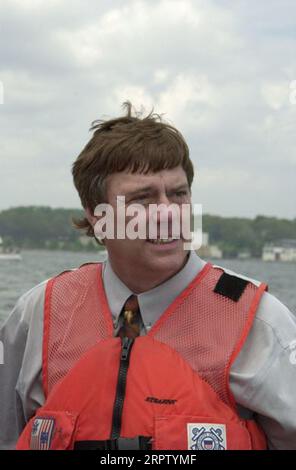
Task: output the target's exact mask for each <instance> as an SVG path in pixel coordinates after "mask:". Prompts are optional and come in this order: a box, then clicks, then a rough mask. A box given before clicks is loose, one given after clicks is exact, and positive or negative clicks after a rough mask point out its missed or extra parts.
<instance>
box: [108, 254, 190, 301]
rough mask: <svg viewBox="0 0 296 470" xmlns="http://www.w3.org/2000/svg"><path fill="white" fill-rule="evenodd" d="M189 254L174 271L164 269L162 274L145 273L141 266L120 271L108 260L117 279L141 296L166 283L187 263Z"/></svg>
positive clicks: (115, 264)
mask: <svg viewBox="0 0 296 470" xmlns="http://www.w3.org/2000/svg"><path fill="white" fill-rule="evenodd" d="M188 257H189V253H187V254H186V256H185V257H184V260H183V261H182V263H180V265H179V266H177V267H175V268H174V269H171V270H168V269H166V270H165V271H163V272H161V271H160V272H158V273H155V270H153V271H147V269H143V267H141V266H133V267H132V269H124V270H121V269H120V268H119V266H118V265H117V263H116V262H115V261H114V260H112V259H111V258H109V259H110V263H111V266H112V269H113V271H114V272H115V274H116V275H117V276H118V277H119V279H120V280H121V281H122V282H123V283H124V284H125V285H126V286H127V287H128V288H129V289H130V290H131V291H132V292H134V293H135V294H141V293H143V292H147V291H148V290H151V289H153V288H154V287H157V286H159V285H160V284H162V283H164V282H165V281H168V280H169V279H170V278H171V277H173V276H175V275H176V274H177V273H178V272H179V271H181V269H183V267H184V266H185V264H186V263H187V261H188Z"/></svg>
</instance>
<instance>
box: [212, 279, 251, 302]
mask: <svg viewBox="0 0 296 470" xmlns="http://www.w3.org/2000/svg"><path fill="white" fill-rule="evenodd" d="M248 284H249V281H246V280H245V279H242V278H240V277H237V276H232V275H230V274H227V273H223V274H222V275H221V276H220V279H219V281H218V282H217V284H216V286H215V288H214V292H215V293H216V294H220V295H223V296H224V297H228V298H229V299H231V300H234V302H237V301H238V300H239V298H240V297H241V295H242V294H243V292H244V290H245V288H246V287H247V285H248Z"/></svg>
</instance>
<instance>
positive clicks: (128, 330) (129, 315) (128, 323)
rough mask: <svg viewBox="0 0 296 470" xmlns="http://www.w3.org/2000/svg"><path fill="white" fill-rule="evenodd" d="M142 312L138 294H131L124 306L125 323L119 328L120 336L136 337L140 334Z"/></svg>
mask: <svg viewBox="0 0 296 470" xmlns="http://www.w3.org/2000/svg"><path fill="white" fill-rule="evenodd" d="M140 322H141V314H140V308H139V304H138V298H137V296H136V295H131V296H130V297H129V298H128V299H127V301H126V302H125V304H124V306H123V325H122V327H121V328H120V330H119V333H118V336H120V338H123V337H127V338H136V337H137V336H139V334H140Z"/></svg>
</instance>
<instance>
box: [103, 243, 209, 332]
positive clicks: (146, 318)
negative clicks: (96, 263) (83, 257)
mask: <svg viewBox="0 0 296 470" xmlns="http://www.w3.org/2000/svg"><path fill="white" fill-rule="evenodd" d="M205 264H206V262H205V261H203V260H202V259H201V258H199V256H197V254H196V253H195V251H191V252H190V253H189V256H188V260H187V262H186V264H185V266H184V267H183V268H182V269H181V271H179V272H178V273H177V274H175V275H174V276H173V277H171V278H170V279H168V280H167V281H165V282H163V283H162V284H160V285H159V286H157V287H154V288H153V289H150V290H148V291H146V292H143V293H141V294H138V302H139V307H140V311H141V315H142V319H143V323H144V326H145V328H146V330H149V329H150V328H151V326H152V325H153V324H154V323H155V322H156V321H157V320H158V319H159V317H160V316H161V315H162V313H163V312H164V311H165V310H166V309H167V308H168V306H169V305H170V304H171V303H172V302H173V301H174V300H175V298H176V297H178V295H179V294H180V293H181V292H182V291H183V290H184V289H185V288H186V287H187V286H188V285H189V284H190V282H191V281H193V279H194V278H195V277H196V276H197V274H198V273H199V272H200V271H201V270H202V268H203V267H204V266H205ZM103 283H104V289H105V292H106V297H107V301H108V304H109V308H110V310H111V313H112V318H113V322H114V326H115V328H116V327H117V324H118V319H119V315H120V312H121V310H122V307H123V305H124V303H125V302H126V300H127V299H128V297H129V296H130V295H132V294H134V293H133V292H132V291H131V290H130V289H129V288H128V287H127V286H126V285H125V284H124V283H123V282H122V281H121V279H120V278H119V277H118V276H117V275H116V274H115V272H114V271H113V269H112V266H111V263H110V260H109V259H107V260H106V261H105V263H104V269H103Z"/></svg>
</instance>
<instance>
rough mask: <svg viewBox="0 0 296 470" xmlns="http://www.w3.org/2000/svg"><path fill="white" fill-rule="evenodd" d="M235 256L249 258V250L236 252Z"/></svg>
mask: <svg viewBox="0 0 296 470" xmlns="http://www.w3.org/2000/svg"><path fill="white" fill-rule="evenodd" d="M237 258H238V259H242V260H244V259H250V258H251V253H250V252H249V251H240V252H239V253H238V254H237Z"/></svg>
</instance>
